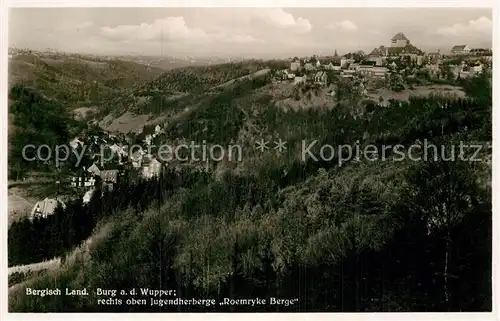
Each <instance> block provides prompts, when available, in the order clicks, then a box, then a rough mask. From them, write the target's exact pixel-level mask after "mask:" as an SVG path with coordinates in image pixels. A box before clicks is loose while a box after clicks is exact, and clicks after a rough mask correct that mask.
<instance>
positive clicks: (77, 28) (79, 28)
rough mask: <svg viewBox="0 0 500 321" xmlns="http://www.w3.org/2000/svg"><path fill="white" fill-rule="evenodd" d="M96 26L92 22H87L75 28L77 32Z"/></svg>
mask: <svg viewBox="0 0 500 321" xmlns="http://www.w3.org/2000/svg"><path fill="white" fill-rule="evenodd" d="M93 25H94V23H93V22H92V21H85V22H82V23H80V24H77V25H76V26H75V29H76V30H83V29H87V28H90V27H92V26H93Z"/></svg>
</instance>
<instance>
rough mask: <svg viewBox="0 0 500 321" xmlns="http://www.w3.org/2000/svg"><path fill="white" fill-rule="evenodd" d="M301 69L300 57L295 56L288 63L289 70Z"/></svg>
mask: <svg viewBox="0 0 500 321" xmlns="http://www.w3.org/2000/svg"><path fill="white" fill-rule="evenodd" d="M300 69H301V65H300V59H299V58H297V57H295V58H293V59H292V62H291V63H290V71H299V70H300Z"/></svg>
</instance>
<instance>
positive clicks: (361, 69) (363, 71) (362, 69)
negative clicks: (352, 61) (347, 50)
mask: <svg viewBox="0 0 500 321" xmlns="http://www.w3.org/2000/svg"><path fill="white" fill-rule="evenodd" d="M349 69H350V68H349ZM372 69H373V66H372V65H358V66H356V69H355V70H356V72H357V73H358V74H360V75H362V76H368V75H370V74H371V71H372Z"/></svg>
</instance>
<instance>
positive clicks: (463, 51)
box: [450, 45, 470, 55]
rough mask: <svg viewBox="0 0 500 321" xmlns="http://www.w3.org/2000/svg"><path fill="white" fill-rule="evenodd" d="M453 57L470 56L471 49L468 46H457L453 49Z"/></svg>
mask: <svg viewBox="0 0 500 321" xmlns="http://www.w3.org/2000/svg"><path fill="white" fill-rule="evenodd" d="M450 51H451V54H452V55H468V54H469V53H470V48H469V46H467V45H457V46H453V48H451V50H450Z"/></svg>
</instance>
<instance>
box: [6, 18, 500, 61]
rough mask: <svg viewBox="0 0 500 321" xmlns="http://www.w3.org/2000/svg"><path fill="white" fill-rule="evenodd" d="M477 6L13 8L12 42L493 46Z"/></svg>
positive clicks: (275, 50)
mask: <svg viewBox="0 0 500 321" xmlns="http://www.w3.org/2000/svg"><path fill="white" fill-rule="evenodd" d="M492 28H493V27H492V12H491V10H490V9H477V8H404V9H403V8H13V9H10V11H9V46H13V47H18V48H30V49H35V50H44V49H47V48H50V49H54V50H59V51H65V52H78V53H91V54H105V55H112V54H135V55H152V56H162V55H164V56H177V57H185V56H190V57H208V56H219V57H229V56H230V57H245V58H250V57H255V58H273V57H274V58H285V57H291V56H308V55H313V54H318V55H325V54H327V55H331V54H333V52H334V51H335V50H337V51H338V53H339V54H342V53H346V52H350V51H356V50H363V51H365V52H370V51H371V50H372V49H373V48H375V47H378V46H380V45H385V46H388V45H389V43H390V39H391V37H392V36H393V35H394V34H395V33H397V32H403V33H404V34H405V35H406V36H407V38H409V39H410V41H411V43H412V44H414V45H415V46H417V47H418V48H420V49H422V50H424V51H436V50H437V49H440V50H441V51H449V50H450V49H451V47H452V46H453V45H461V44H467V45H469V47H472V48H474V47H491V45H492Z"/></svg>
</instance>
